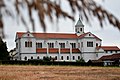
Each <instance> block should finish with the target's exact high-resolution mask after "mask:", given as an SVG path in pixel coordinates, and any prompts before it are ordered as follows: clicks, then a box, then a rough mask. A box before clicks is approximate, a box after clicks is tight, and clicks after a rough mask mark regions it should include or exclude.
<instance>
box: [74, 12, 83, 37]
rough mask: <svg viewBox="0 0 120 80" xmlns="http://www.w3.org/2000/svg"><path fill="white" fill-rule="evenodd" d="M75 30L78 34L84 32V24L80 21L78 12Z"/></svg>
mask: <svg viewBox="0 0 120 80" xmlns="http://www.w3.org/2000/svg"><path fill="white" fill-rule="evenodd" d="M75 32H76V34H77V35H78V36H79V35H81V34H83V33H84V25H83V23H82V21H81V16H80V14H79V19H78V21H77V24H76V25H75Z"/></svg>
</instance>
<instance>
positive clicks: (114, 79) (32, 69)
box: [0, 65, 120, 80]
mask: <svg viewBox="0 0 120 80" xmlns="http://www.w3.org/2000/svg"><path fill="white" fill-rule="evenodd" d="M0 80H120V67H81V66H80V67H79V66H78V67H77V66H32V65H28V66H19V65H0Z"/></svg>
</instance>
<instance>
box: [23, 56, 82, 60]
mask: <svg viewBox="0 0 120 80" xmlns="http://www.w3.org/2000/svg"><path fill="white" fill-rule="evenodd" d="M44 57H45V56H44ZM50 58H52V57H51V56H50ZM24 59H25V60H27V57H26V56H25V57H24ZM31 59H33V56H31ZM37 59H40V57H39V56H38V57H37ZM55 59H56V60H57V59H58V57H57V56H55ZM64 59H65V57H64V56H61V60H64ZM77 59H78V60H79V59H80V56H78V57H77ZM67 60H70V56H67ZM72 60H76V59H75V56H72Z"/></svg>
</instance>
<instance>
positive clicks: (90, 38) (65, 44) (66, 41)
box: [14, 19, 120, 61]
mask: <svg viewBox="0 0 120 80" xmlns="http://www.w3.org/2000/svg"><path fill="white" fill-rule="evenodd" d="M15 42H16V53H17V54H16V55H15V56H14V59H16V60H28V59H43V57H45V56H48V57H52V58H56V61H76V60H78V59H80V58H83V59H84V60H85V61H88V60H96V59H98V58H100V57H101V56H103V55H107V54H109V53H107V51H108V52H109V51H110V54H112V53H113V52H114V51H115V53H118V52H120V49H119V48H118V47H114V46H106V47H107V48H108V49H107V50H104V47H103V46H101V42H102V40H101V39H100V38H98V37H97V36H95V35H94V34H92V33H91V32H87V33H85V32H84V25H83V23H82V22H81V20H80V19H79V20H78V22H77V24H76V25H75V33H74V34H69V33H68V34H66V33H31V32H17V33H16V38H15Z"/></svg>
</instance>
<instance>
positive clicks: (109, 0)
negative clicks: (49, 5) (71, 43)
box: [4, 0, 120, 50]
mask: <svg viewBox="0 0 120 80" xmlns="http://www.w3.org/2000/svg"><path fill="white" fill-rule="evenodd" d="M101 1H102V0H97V2H98V3H99V4H102V5H103V7H104V8H105V9H107V10H108V11H109V12H111V13H113V14H114V15H115V16H116V17H117V18H119V20H120V4H119V3H120V0H104V2H101ZM63 7H65V9H67V10H69V8H68V6H67V5H63ZM35 17H36V16H35ZM78 18H79V13H77V14H76V15H75V20H76V21H75V22H72V21H71V20H69V19H63V18H62V19H60V20H59V22H58V23H56V22H54V24H51V23H50V22H49V21H48V19H46V21H47V32H62V33H74V25H75V24H76V22H77V20H78ZM36 19H37V18H36ZM4 21H6V24H5V27H4V28H5V29H4V31H5V34H6V39H5V41H6V42H7V47H8V50H10V49H13V48H15V35H16V32H18V31H19V32H20V31H26V29H25V27H24V26H23V25H22V24H21V23H19V25H18V24H17V23H15V21H14V20H13V19H11V18H8V19H4ZM91 21H92V26H90V25H88V24H87V22H85V21H84V20H83V24H84V25H85V27H84V28H85V32H92V33H93V34H95V35H96V36H98V37H99V38H101V39H102V45H103V46H118V47H119V48H120V31H119V30H118V29H117V28H115V27H113V26H112V25H107V24H106V25H105V26H104V28H101V27H100V26H99V23H98V22H96V20H94V21H93V20H91ZM28 23H29V22H28ZM36 23H37V25H36V28H37V30H36V31H37V32H42V28H41V27H40V26H39V22H36ZM29 26H31V25H29ZM56 26H57V27H56Z"/></svg>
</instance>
